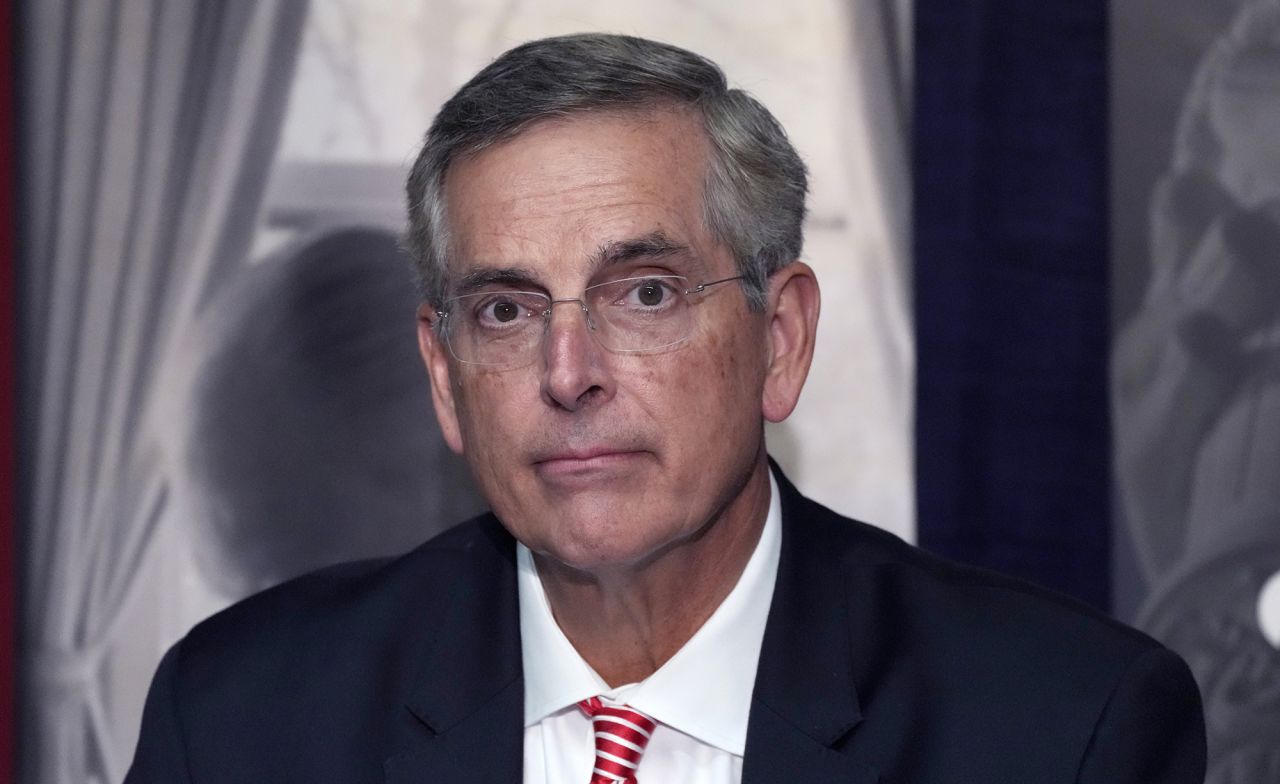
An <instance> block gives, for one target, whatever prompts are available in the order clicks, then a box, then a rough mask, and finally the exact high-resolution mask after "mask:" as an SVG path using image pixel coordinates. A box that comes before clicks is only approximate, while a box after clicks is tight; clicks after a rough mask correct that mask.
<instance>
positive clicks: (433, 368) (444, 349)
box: [418, 303, 462, 454]
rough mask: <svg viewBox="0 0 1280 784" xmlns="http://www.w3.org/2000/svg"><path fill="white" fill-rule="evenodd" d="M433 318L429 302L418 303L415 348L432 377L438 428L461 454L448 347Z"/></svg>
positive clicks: (432, 398)
mask: <svg viewBox="0 0 1280 784" xmlns="http://www.w3.org/2000/svg"><path fill="white" fill-rule="evenodd" d="M436 318H438V316H436V312H435V309H434V308H432V307H431V306H430V305H428V304H426V303H423V304H422V305H419V306H418V351H419V352H420V353H421V354H422V361H423V363H424V364H426V366H427V375H428V376H430V378H431V402H432V403H433V404H434V405H435V408H436V420H437V421H438V422H439V423H440V432H441V434H443V435H444V441H445V443H446V444H448V445H449V448H450V449H452V450H453V451H454V452H457V453H458V454H462V431H461V429H460V428H459V427H458V411H457V401H456V400H454V397H453V386H452V383H453V381H452V378H451V376H450V374H449V347H448V346H446V345H445V344H444V341H443V340H442V339H441V337H440V336H439V335H437V334H436V331H435V328H434V326H433V324H434V321H435V319H436Z"/></svg>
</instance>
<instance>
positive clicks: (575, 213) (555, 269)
mask: <svg viewBox="0 0 1280 784" xmlns="http://www.w3.org/2000/svg"><path fill="white" fill-rule="evenodd" d="M708 159H709V144H708V143H707V141H706V135H705V132H704V131H703V130H702V125H701V122H700V119H699V118H698V117H697V116H696V115H694V114H693V113H692V112H688V111H674V110H667V111H658V110H652V111H646V112H609V113H584V114H581V115H574V116H571V117H566V118H557V119H552V120H545V121H541V122H538V123H536V124H534V125H531V126H529V127H528V128H525V129H524V130H523V131H522V132H521V133H520V134H518V135H516V136H514V137H512V138H511V139H508V140H505V141H503V142H501V143H500V144H496V145H492V146H490V147H486V148H485V149H483V150H480V151H478V152H475V153H472V154H470V155H468V156H466V157H464V158H461V159H459V160H458V161H456V162H455V163H454V165H452V166H451V167H450V169H449V172H448V175H447V177H446V181H445V189H444V192H445V198H446V205H447V218H448V226H449V239H450V242H449V247H450V253H449V258H448V264H447V267H448V275H449V278H450V280H451V281H455V282H456V281H458V280H460V279H463V278H465V277H466V276H468V275H471V274H472V273H473V272H475V271H476V270H478V269H487V268H505V267H523V268H526V269H528V270H530V271H533V272H534V273H535V276H537V275H540V276H542V277H546V278H553V277H557V276H561V275H573V276H575V277H576V278H578V279H580V280H583V281H585V280H587V279H589V278H591V277H593V276H594V275H596V274H597V273H598V272H599V271H600V270H601V269H603V268H606V267H610V266H614V265H617V264H623V263H630V262H634V261H637V260H640V261H646V260H655V261H656V260H662V261H663V262H664V263H670V264H679V265H680V266H682V267H684V268H686V269H688V270H689V271H691V272H692V271H700V270H701V269H703V268H704V267H705V266H706V265H707V264H708V263H709V261H710V260H709V259H708V257H709V256H712V255H715V243H714V242H712V240H711V236H710V232H709V231H708V229H707V223H706V210H705V208H704V189H705V182H706V179H707V165H708Z"/></svg>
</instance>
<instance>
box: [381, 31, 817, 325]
mask: <svg viewBox="0 0 1280 784" xmlns="http://www.w3.org/2000/svg"><path fill="white" fill-rule="evenodd" d="M663 105H676V106H687V107H689V108H691V109H693V110H695V111H696V112H697V113H698V114H700V115H701V117H702V120H703V127H704V128H705V129H706V132H707V137H708V139H709V140H710V142H711V148H712V153H711V160H710V163H709V164H708V167H707V175H706V184H705V186H704V196H703V211H704V216H703V219H704V221H705V222H706V225H707V227H708V229H709V230H710V231H711V233H712V235H713V236H714V237H715V238H716V239H718V240H719V241H721V242H723V243H724V244H725V245H726V246H727V247H728V248H729V249H730V250H731V251H732V252H733V256H734V259H735V260H736V262H737V266H738V272H739V274H741V275H742V276H743V281H742V287H743V290H744V292H745V293H746V296H747V301H748V302H749V303H750V305H751V307H752V308H754V309H757V310H759V309H763V307H764V304H765V301H766V292H767V285H768V284H767V281H768V278H769V276H770V275H772V274H773V273H774V272H776V271H777V270H779V269H781V268H782V267H784V266H785V265H787V264H789V263H790V262H792V261H794V260H795V259H797V258H798V257H799V256H800V250H801V247H802V246H803V243H804V236H803V230H802V223H803V221H804V214H805V203H804V202H805V192H806V191H807V189H808V186H807V178H806V175H805V167H804V163H803V162H802V161H801V160H800V156H799V155H798V154H797V153H796V151H795V148H794V147H792V146H791V142H790V141H789V140H788V139H787V135H786V132H785V131H783V129H782V126H781V125H779V123H778V121H777V120H776V119H774V117H773V115H771V114H770V113H769V110H767V109H765V108H764V106H762V105H761V104H760V102H759V101H757V100H756V99H754V98H752V97H751V96H750V95H748V94H747V93H745V92H743V91H742V90H738V89H730V88H729V86H728V85H727V84H726V82H725V77H724V73H723V72H722V71H721V70H720V68H719V67H718V66H717V65H716V64H715V63H713V62H711V61H710V60H708V59H706V58H705V57H702V56H700V55H697V54H694V53H693V52H690V51H687V50H684V49H680V48H678V47H675V46H671V45H669V44H664V43H658V42H656V41H649V40H646V39H643V38H634V37H631V36H624V35H608V34H602V33H587V34H579V35H568V36H561V37H557V38H544V39H541V40H537V41H531V42H529V43H526V44H522V45H521V46H517V47H516V48H514V49H511V50H510V51H508V52H506V53H505V54H503V55H501V56H500V57H498V59H496V60H494V61H493V62H492V63H490V64H489V65H488V66H487V67H485V68H484V69H483V70H482V71H480V72H479V73H478V74H476V75H475V77H473V78H472V79H471V81H469V82H467V83H466V84H465V85H463V86H462V88H461V89H459V90H458V92H457V93H455V94H454V96H453V97H452V98H450V99H449V100H448V101H447V102H446V103H445V105H444V107H443V108H441V110H440V113H439V114H438V115H436V118H435V121H434V122H433V123H432V124H431V128H430V130H428V131H427V136H426V140H425V142H424V143H423V147H422V151H421V152H420V153H419V154H418V158H417V160H416V161H415V162H414V164H413V169H412V170H411V171H410V173H409V180H408V183H407V185H406V190H407V193H408V202H409V234H408V238H407V239H408V243H407V244H408V246H409V250H410V251H411V252H412V254H413V257H414V263H415V266H416V270H417V277H418V283H419V290H420V293H421V295H422V297H423V298H424V299H425V300H426V301H427V302H429V303H432V304H435V305H439V304H441V303H442V302H443V300H444V298H445V294H446V288H447V285H448V275H447V272H448V259H449V234H448V224H447V212H448V205H447V204H446V202H445V198H444V180H445V175H446V173H447V171H448V168H449V164H450V163H451V162H452V161H453V160H454V159H455V158H456V157H458V156H462V155H468V154H472V153H475V152H477V151H479V150H482V149H484V148H486V147H488V146H489V145H492V144H495V143H497V142H500V141H503V140H506V139H510V138H511V137H513V136H515V135H516V134H518V133H520V131H521V130H523V129H524V128H526V127H527V126H528V125H529V124H531V123H533V122H535V121H537V120H541V119H546V118H551V117H565V116H570V115H572V114H575V113H577V112H583V111H590V110H604V111H609V110H627V109H644V108H649V107H657V106H663Z"/></svg>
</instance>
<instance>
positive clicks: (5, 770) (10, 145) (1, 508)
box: [0, 0, 18, 782]
mask: <svg viewBox="0 0 1280 784" xmlns="http://www.w3.org/2000/svg"><path fill="white" fill-rule="evenodd" d="M15 38H16V35H15V31H14V26H13V5H12V3H11V2H10V0H0V782H10V781H13V778H14V769H15V764H14V758H13V755H14V733H15V731H16V730H17V721H16V718H15V717H16V713H17V705H16V704H15V700H14V670H15V668H14V660H15V659H16V658H17V649H16V646H15V639H16V638H15V635H14V623H15V618H16V612H15V609H16V602H17V600H16V598H15V597H16V595H17V589H18V580H17V576H16V573H15V570H14V555H13V551H14V541H15V536H14V532H15V529H16V527H17V526H16V524H15V514H14V495H15V490H16V488H15V486H14V485H15V482H16V479H15V477H14V468H15V457H16V455H15V453H16V451H17V450H16V446H15V441H16V439H15V433H14V431H15V430H16V422H15V421H14V420H15V414H16V407H15V405H14V399H15V397H16V390H15V388H14V387H15V386H16V383H17V372H16V368H15V352H14V343H15V342H17V337H18V329H17V313H16V310H15V308H14V288H15V286H14V270H15V268H16V267H17V264H16V263H15V258H14V254H15V250H14V249H15V245H14V239H13V233H14V188H16V187H17V180H16V177H15V176H14V157H15V156H14V147H15V143H14V135H15V132H16V124H15V123H14V113H15V109H14V89H13V73H14V70H13V58H14V54H13V53H14V49H15V44H16V41H15V40H14V39H15Z"/></svg>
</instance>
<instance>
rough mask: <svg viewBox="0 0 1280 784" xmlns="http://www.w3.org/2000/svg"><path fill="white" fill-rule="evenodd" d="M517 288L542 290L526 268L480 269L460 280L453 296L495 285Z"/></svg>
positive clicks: (472, 271)
mask: <svg viewBox="0 0 1280 784" xmlns="http://www.w3.org/2000/svg"><path fill="white" fill-rule="evenodd" d="M496 283H497V284H502V285H504V286H515V287H518V288H521V289H530V288H541V287H542V286H541V284H539V283H538V278H537V276H536V275H534V274H533V272H532V271H531V270H528V269H525V268H524V267H479V268H478V269H473V270H471V271H470V272H468V273H467V274H465V275H463V276H462V277H461V278H459V279H458V282H457V283H456V284H455V285H454V289H453V296H461V295H463V294H471V293H473V292H476V291H479V290H480V289H482V288H484V287H485V286H492V285H494V284H496Z"/></svg>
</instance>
